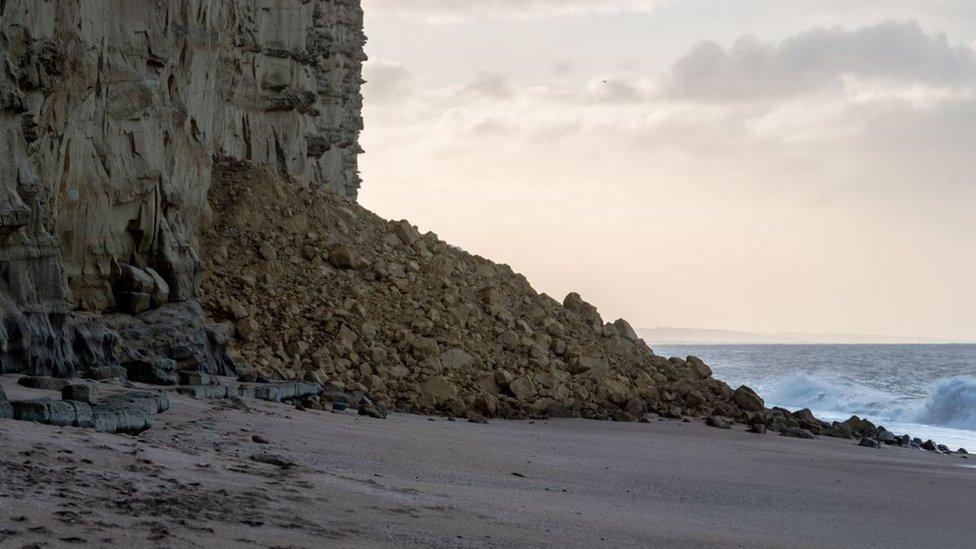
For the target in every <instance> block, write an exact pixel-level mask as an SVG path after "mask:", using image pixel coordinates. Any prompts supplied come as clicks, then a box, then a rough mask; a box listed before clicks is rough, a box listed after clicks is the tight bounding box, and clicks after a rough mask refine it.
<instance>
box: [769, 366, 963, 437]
mask: <svg viewBox="0 0 976 549" xmlns="http://www.w3.org/2000/svg"><path fill="white" fill-rule="evenodd" d="M767 401H768V403H769V404H770V405H775V406H782V407H784V408H789V409H791V410H797V409H800V408H810V409H811V410H814V412H821V413H827V414H834V415H853V414H856V415H859V416H862V417H868V418H872V419H874V420H878V421H886V420H887V421H901V422H913V423H921V424H925V425H933V426H939V427H949V428H953V429H967V430H974V431H976V378H970V377H956V378H949V379H943V380H940V381H938V382H936V383H935V384H934V385H933V387H932V390H931V391H930V394H929V396H928V397H927V398H925V399H913V398H911V397H907V396H904V395H896V394H892V393H888V392H885V391H882V390H880V389H876V388H874V387H870V386H868V385H865V384H863V383H859V382H856V381H854V380H851V379H849V378H844V377H828V376H825V375H819V374H806V373H799V374H793V375H790V376H788V377H786V378H784V379H782V380H781V381H780V382H779V383H777V384H776V385H775V386H774V387H772V388H771V389H770V390H769V391H767Z"/></svg>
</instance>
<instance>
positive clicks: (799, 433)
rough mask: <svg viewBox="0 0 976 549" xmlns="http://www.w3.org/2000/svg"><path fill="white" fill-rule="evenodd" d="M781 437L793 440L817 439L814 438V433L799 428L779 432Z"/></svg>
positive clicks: (788, 428) (787, 428) (789, 428)
mask: <svg viewBox="0 0 976 549" xmlns="http://www.w3.org/2000/svg"><path fill="white" fill-rule="evenodd" d="M779 434H780V436H784V437H791V438H805V439H814V438H817V437H815V436H813V433H811V432H810V431H807V430H806V429H801V428H799V427H785V428H784V429H783V430H781V431H780V432H779Z"/></svg>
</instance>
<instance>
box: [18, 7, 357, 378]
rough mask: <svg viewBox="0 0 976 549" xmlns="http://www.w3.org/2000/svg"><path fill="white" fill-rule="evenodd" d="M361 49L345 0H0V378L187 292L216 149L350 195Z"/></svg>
mask: <svg viewBox="0 0 976 549" xmlns="http://www.w3.org/2000/svg"><path fill="white" fill-rule="evenodd" d="M364 43H365V37H364V35H363V32H362V10H361V9H360V7H359V0H152V1H149V0H98V1H83V0H6V1H2V2H0V317H2V324H0V371H4V372H6V371H26V372H30V373H53V374H56V375H69V374H71V373H73V372H74V371H75V370H76V369H79V368H88V367H94V366H95V363H96V362H98V361H99V360H102V359H104V358H105V356H104V355H105V354H106V353H107V354H111V353H110V352H108V349H109V348H111V347H112V345H113V344H114V340H113V338H114V337H115V336H114V335H112V334H111V333H109V332H108V331H105V330H103V329H102V328H101V326H100V323H101V317H100V316H97V315H98V314H100V313H103V312H105V311H108V310H113V309H115V308H131V309H132V310H131V311H129V312H133V313H136V312H142V310H143V309H144V307H143V306H141V305H140V306H133V307H130V305H131V304H130V303H128V300H129V299H130V298H131V299H133V300H135V301H138V296H141V295H143V292H144V291H145V292H146V295H148V294H150V293H151V294H152V295H153V300H152V301H153V305H152V306H153V307H156V308H158V307H162V306H164V305H165V304H166V302H170V303H172V302H188V301H192V300H194V299H195V298H196V297H197V294H198V291H199V286H200V282H201V276H202V269H201V264H200V261H199V259H198V255H197V251H196V244H197V235H198V233H199V230H200V228H201V226H204V225H206V224H207V223H208V220H209V218H210V216H211V213H210V212H209V211H208V208H207V200H206V197H207V192H208V190H209V184H210V180H211V175H210V174H211V169H212V165H213V158H214V157H215V156H217V157H219V156H227V157H231V158H235V159H239V160H244V161H249V162H251V163H253V164H256V165H270V166H273V167H275V168H277V169H278V170H280V171H281V172H287V173H291V174H295V175H300V176H303V177H305V178H307V179H309V180H312V181H314V182H316V183H317V184H319V185H321V186H324V187H329V188H331V189H333V190H336V191H338V192H339V193H341V194H345V195H347V196H355V195H356V191H357V189H358V187H359V182H360V181H359V175H358V170H357V155H358V154H359V153H360V152H361V150H360V148H359V145H358V136H359V132H360V130H361V129H362V118H361V110H362V98H361V94H360V85H361V83H362V80H361V72H362V71H361V68H362V62H363V61H364V60H365V55H364V53H363V46H364ZM132 268H135V269H136V271H131V269H132ZM131 272H136V273H138V274H139V276H129V277H128V279H134V280H135V282H133V283H132V284H129V285H128V286H124V287H122V288H121V293H120V286H119V284H120V281H121V282H122V283H125V281H126V280H127V277H126V273H130V274H131ZM145 273H148V274H149V275H150V276H151V279H150V284H149V286H148V287H147V288H148V289H145V290H143V289H142V288H141V287H140V286H139V284H138V282H139V281H140V280H141V278H140V277H142V275H144V274H145ZM130 282H131V281H130ZM123 285H124V284H123ZM163 290H165V292H164V291H163ZM132 296H136V297H132ZM121 299H125V300H126V301H127V303H120V300H121ZM160 301H161V302H160ZM190 309H191V310H193V309H194V307H190ZM195 310H198V308H195ZM81 313H92V314H91V315H86V314H81ZM162 316H165V315H162Z"/></svg>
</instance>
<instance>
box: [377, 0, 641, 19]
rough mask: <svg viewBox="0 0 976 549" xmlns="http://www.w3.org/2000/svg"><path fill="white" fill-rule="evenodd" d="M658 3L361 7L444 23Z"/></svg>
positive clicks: (441, 2)
mask: <svg viewBox="0 0 976 549" xmlns="http://www.w3.org/2000/svg"><path fill="white" fill-rule="evenodd" d="M659 3H660V0H364V7H365V9H366V10H368V12H369V13H375V14H387V13H392V14H396V15H403V16H409V17H416V18H420V19H425V20H428V21H433V22H444V21H452V20H459V19H473V18H493V19H503V18H544V17H567V16H569V17H576V16H584V15H602V14H614V13H623V12H630V13H651V12H652V11H653V8H654V6H655V5H657V4H659Z"/></svg>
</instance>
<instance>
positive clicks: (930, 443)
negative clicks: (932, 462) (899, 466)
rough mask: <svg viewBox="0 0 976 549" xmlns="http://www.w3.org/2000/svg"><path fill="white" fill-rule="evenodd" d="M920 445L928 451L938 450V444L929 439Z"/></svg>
mask: <svg viewBox="0 0 976 549" xmlns="http://www.w3.org/2000/svg"><path fill="white" fill-rule="evenodd" d="M920 446H921V447H922V449H923V450H928V451H929V452H938V451H939V446H938V445H937V444H936V443H935V442H933V441H932V440H931V439H929V440H926V441H925V442H923V443H922V444H921V445H920Z"/></svg>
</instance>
